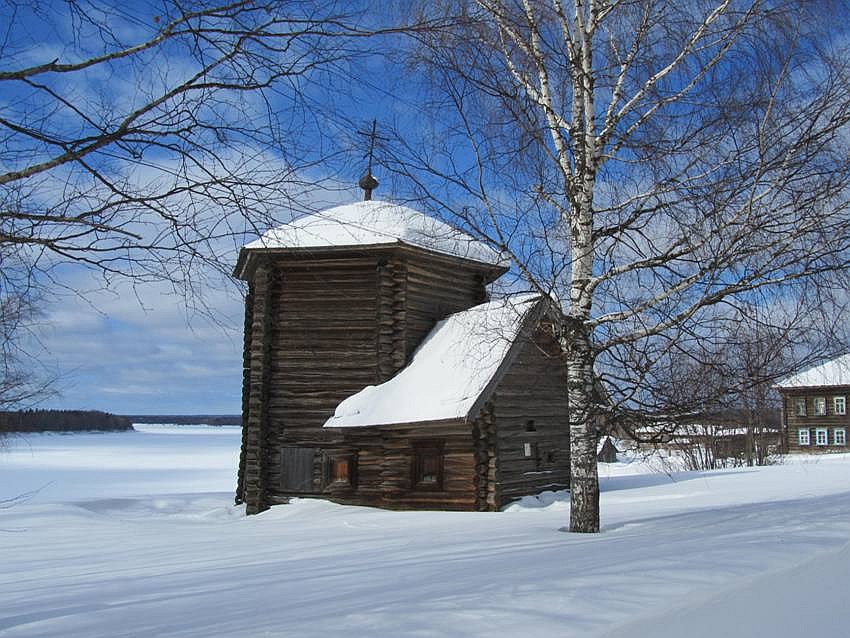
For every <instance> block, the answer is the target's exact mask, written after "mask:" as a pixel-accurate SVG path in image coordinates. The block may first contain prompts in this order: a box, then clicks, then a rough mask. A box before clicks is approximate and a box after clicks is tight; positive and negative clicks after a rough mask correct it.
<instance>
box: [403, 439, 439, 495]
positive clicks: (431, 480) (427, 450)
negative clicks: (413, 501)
mask: <svg viewBox="0 0 850 638" xmlns="http://www.w3.org/2000/svg"><path fill="white" fill-rule="evenodd" d="M411 480H412V483H413V489H415V490H442V489H443V442H442V441H420V442H418V443H414V444H413V468H412V476H411Z"/></svg>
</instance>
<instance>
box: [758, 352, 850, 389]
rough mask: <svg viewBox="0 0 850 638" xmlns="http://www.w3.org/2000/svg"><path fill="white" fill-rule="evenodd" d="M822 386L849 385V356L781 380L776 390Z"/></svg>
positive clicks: (846, 355)
mask: <svg viewBox="0 0 850 638" xmlns="http://www.w3.org/2000/svg"><path fill="white" fill-rule="evenodd" d="M824 385H850V354H844V355H841V356H840V357H838V358H836V359H833V360H832V361H827V362H826V363H822V364H820V365H817V366H814V367H812V368H809V369H808V370H803V372H798V373H797V374H794V375H791V376H790V377H786V378H785V379H782V381H780V382H779V383H777V384H776V386H775V387H777V388H805V387H810V386H824Z"/></svg>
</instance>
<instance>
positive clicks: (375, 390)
mask: <svg viewBox="0 0 850 638" xmlns="http://www.w3.org/2000/svg"><path fill="white" fill-rule="evenodd" d="M541 303H542V298H541V297H540V295H537V294H534V293H526V294H521V295H512V296H510V297H505V298H502V299H498V300H495V301H490V302H488V303H484V304H481V305H479V306H475V307H473V308H470V309H469V310H465V311H463V312H458V313H456V314H453V315H450V316H449V317H447V318H446V319H443V320H442V321H440V322H439V323H437V325H436V326H434V328H433V330H431V332H430V333H429V334H428V336H427V337H426V338H425V340H424V341H423V342H422V345H420V346H419V348H418V349H417V350H416V352H415V353H414V354H413V358H412V359H411V361H410V363H409V364H408V366H407V367H406V368H404V369H403V370H401V371H400V372H399V373H398V374H396V376H394V377H393V378H392V379H390V380H389V381H386V382H384V383H382V384H380V385H376V386H369V387H367V388H364V389H363V390H361V391H360V392H358V393H357V394H354V395H352V396H350V397H348V398H347V399H345V401H343V402H342V403H340V404H339V406H337V409H336V412H335V414H334V416H332V417H331V418H330V419H328V420H327V421H326V422H325V425H324V427H345V428H348V427H363V426H370V425H390V424H400V423H416V422H421V421H443V420H450V419H465V418H467V417H469V416H475V415H472V414H470V413H471V411H472V410H473V409H474V408H475V407H476V406H478V405H479V404H480V401H479V399H481V398H482V397H483V396H484V395H485V394H488V393H489V392H491V391H492V389H493V387H494V381H496V380H497V377H499V372H500V371H501V370H502V369H503V368H504V365H503V364H505V363H506V360H507V359H508V358H509V353H510V351H511V348H512V346H513V345H514V344H515V343H516V342H517V341H518V340H519V339H520V337H521V336H522V335H523V334H524V330H523V327H524V326H525V325H526V324H527V323H529V320H530V319H531V317H532V315H537V313H535V312H532V311H533V310H534V309H535V308H536V307H538V305H540V304H541Z"/></svg>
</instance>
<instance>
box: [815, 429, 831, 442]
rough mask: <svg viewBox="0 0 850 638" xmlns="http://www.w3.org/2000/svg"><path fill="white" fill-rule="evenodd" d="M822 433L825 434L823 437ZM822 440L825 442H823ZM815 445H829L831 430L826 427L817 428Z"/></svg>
mask: <svg viewBox="0 0 850 638" xmlns="http://www.w3.org/2000/svg"><path fill="white" fill-rule="evenodd" d="M821 435H823V438H821ZM821 440H822V441H823V443H821ZM815 445H820V446H824V445H829V430H827V429H826V428H817V429H816V430H815Z"/></svg>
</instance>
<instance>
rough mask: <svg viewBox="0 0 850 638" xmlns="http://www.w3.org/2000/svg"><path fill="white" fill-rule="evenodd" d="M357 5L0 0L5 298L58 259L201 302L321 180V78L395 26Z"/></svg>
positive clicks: (55, 281) (42, 279)
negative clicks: (376, 20)
mask: <svg viewBox="0 0 850 638" xmlns="http://www.w3.org/2000/svg"><path fill="white" fill-rule="evenodd" d="M363 4H364V3H346V2H336V1H330V2H329V1H323V2H318V1H315V0H232V1H229V2H224V1H218V2H215V1H193V2H183V1H178V0H151V1H150V2H134V3H130V4H126V3H125V4H122V3H120V2H98V1H96V0H66V1H65V2H61V3H58V2H56V3H52V2H19V1H18V0H0V17H2V19H0V96H2V98H0V262H2V273H1V274H0V297H1V298H0V303H2V305H3V309H4V311H9V312H12V313H13V314H15V313H16V312H17V310H22V309H23V308H24V306H29V305H31V304H32V299H31V296H32V295H33V294H38V293H39V292H43V291H44V290H45V289H46V288H48V287H50V288H54V287H57V286H60V287H61V286H63V285H64V281H65V279H64V275H65V274H67V267H68V266H67V265H68V264H69V263H73V264H76V265H78V266H82V267H87V268H89V269H91V270H93V271H94V272H95V273H97V274H99V275H100V276H102V279H103V283H104V285H109V284H110V283H111V282H112V281H113V280H114V279H116V278H120V279H127V278H129V279H130V280H131V281H132V282H133V283H134V284H137V283H138V284H142V283H145V282H149V281H152V280H157V281H160V282H161V281H163V280H164V281H167V282H170V283H171V284H172V286H173V289H174V291H175V292H176V293H179V294H183V295H185V296H186V298H187V301H188V302H189V303H191V304H194V305H195V306H196V307H198V306H200V309H201V310H203V309H204V308H203V302H204V296H203V294H199V291H202V290H203V287H204V286H205V285H212V284H213V283H215V284H216V285H221V281H222V280H219V279H217V277H218V275H223V276H224V277H227V276H228V275H229V271H230V268H231V267H232V261H233V250H234V248H235V247H236V246H238V245H240V244H241V243H242V242H243V238H244V237H245V235H246V233H251V232H254V231H255V230H256V229H261V230H265V229H267V228H268V227H269V226H270V225H272V224H273V223H275V222H276V221H278V222H279V219H280V217H281V216H282V215H285V214H286V213H297V212H300V211H302V210H304V209H308V208H309V201H310V198H309V196H308V195H307V193H308V191H310V190H315V189H317V188H319V187H322V186H326V187H329V188H332V187H333V184H334V181H333V177H334V176H333V174H332V172H331V168H330V166H331V164H332V162H331V160H332V159H333V158H334V155H335V153H338V147H336V146H335V145H333V144H329V143H328V140H327V139H326V138H325V137H323V135H322V132H323V124H325V123H326V122H327V121H329V120H330V118H331V115H332V113H333V108H334V104H333V100H332V97H333V96H334V95H335V93H336V90H335V89H336V85H342V84H344V83H345V82H347V78H345V77H344V71H345V64H346V63H349V62H350V61H351V60H352V59H356V58H357V56H358V55H360V54H361V53H363V51H364V47H363V46H361V44H360V43H362V42H364V41H365V40H366V39H367V37H373V36H375V35H377V34H380V33H390V32H394V31H397V30H398V29H397V28H395V27H386V28H382V29H381V28H371V27H368V26H364V25H366V22H367V20H368V18H369V16H368V14H365V13H364V12H362V9H363ZM355 5H357V6H355ZM207 277H209V278H212V279H213V281H212V282H210V281H207V280H206V279H205V278H207ZM70 292H71V293H78V292H79V291H76V290H71V291H70ZM17 315H18V316H22V313H21V312H17ZM6 325H7V326H11V325H12V323H7V324H6ZM6 354H7V362H11V360H10V359H9V358H8V357H9V355H8V353H6ZM9 374H10V373H9V370H7V379H9V380H10V382H11V380H12V379H13V378H16V377H15V375H12V376H9Z"/></svg>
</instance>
